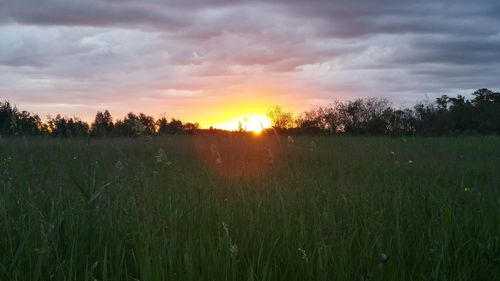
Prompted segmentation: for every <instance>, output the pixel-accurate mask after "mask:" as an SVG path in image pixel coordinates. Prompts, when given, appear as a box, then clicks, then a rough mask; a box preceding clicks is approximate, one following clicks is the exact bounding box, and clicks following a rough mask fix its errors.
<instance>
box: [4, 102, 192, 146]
mask: <svg viewBox="0 0 500 281" xmlns="http://www.w3.org/2000/svg"><path fill="white" fill-rule="evenodd" d="M199 127H200V126H199V125H198V123H190V122H187V123H184V122H182V121H181V120H179V119H175V118H172V119H170V121H169V120H168V119H167V118H166V117H161V118H159V119H157V120H155V118H153V117H152V116H148V115H146V114H144V113H139V114H135V113H132V112H130V113H128V114H127V115H126V116H125V117H123V118H122V119H118V120H117V121H116V122H113V117H112V116H111V114H110V113H109V111H108V110H105V111H102V112H101V111H99V112H97V114H96V116H95V118H94V121H93V122H92V123H90V124H89V123H87V122H85V121H82V120H81V119H80V118H78V117H63V116H61V115H59V114H58V115H57V116H56V117H50V116H49V117H47V121H46V122H42V119H41V118H40V116H39V115H37V114H33V113H30V112H27V111H20V110H18V109H17V107H16V106H12V105H11V104H10V103H9V102H8V101H6V102H3V103H2V102H0V135H4V136H26V135H31V136H36V135H48V136H54V137H62V138H68V137H88V136H92V137H112V136H116V137H118V136H126V137H133V136H151V135H155V134H193V133H195V132H196V131H197V130H199Z"/></svg>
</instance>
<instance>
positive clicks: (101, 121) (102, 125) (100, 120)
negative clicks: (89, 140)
mask: <svg viewBox="0 0 500 281" xmlns="http://www.w3.org/2000/svg"><path fill="white" fill-rule="evenodd" d="M113 128H114V124H113V117H111V114H110V113H109V111H107V110H105V111H104V112H101V111H99V112H97V114H96V116H95V119H94V122H93V123H92V126H91V134H92V135H93V136H97V137H104V136H108V135H110V134H111V133H112V132H113Z"/></svg>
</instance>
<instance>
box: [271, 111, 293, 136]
mask: <svg viewBox="0 0 500 281" xmlns="http://www.w3.org/2000/svg"><path fill="white" fill-rule="evenodd" d="M267 116H268V117H269V119H271V124H272V126H273V128H274V129H276V130H280V131H283V130H286V129H289V128H292V127H293V125H294V118H293V114H292V113H291V112H285V111H283V109H282V108H281V107H280V106H274V107H272V108H271V109H270V110H269V112H268V113H267Z"/></svg>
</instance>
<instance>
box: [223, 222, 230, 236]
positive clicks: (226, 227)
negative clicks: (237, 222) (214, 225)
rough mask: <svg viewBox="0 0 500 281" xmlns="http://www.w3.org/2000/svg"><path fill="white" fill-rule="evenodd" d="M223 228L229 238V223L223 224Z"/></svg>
mask: <svg viewBox="0 0 500 281" xmlns="http://www.w3.org/2000/svg"><path fill="white" fill-rule="evenodd" d="M222 228H223V229H224V232H225V233H226V235H227V236H228V237H229V227H228V225H227V223H225V222H222Z"/></svg>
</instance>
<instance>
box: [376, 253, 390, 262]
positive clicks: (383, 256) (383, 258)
mask: <svg viewBox="0 0 500 281" xmlns="http://www.w3.org/2000/svg"><path fill="white" fill-rule="evenodd" d="M378 260H379V261H380V262H381V263H387V261H388V260H389V256H388V255H387V254H386V253H380V254H379V255H378Z"/></svg>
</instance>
